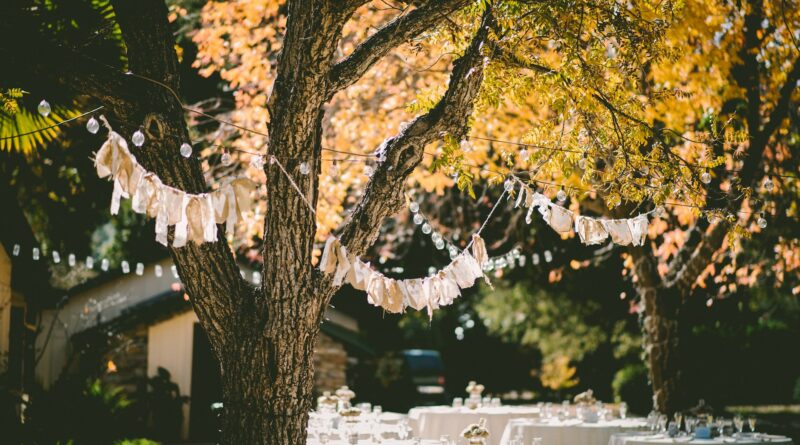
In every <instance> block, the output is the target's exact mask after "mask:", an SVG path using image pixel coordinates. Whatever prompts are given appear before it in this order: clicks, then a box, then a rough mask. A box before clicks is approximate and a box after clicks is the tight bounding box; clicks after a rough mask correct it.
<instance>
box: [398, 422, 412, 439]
mask: <svg viewBox="0 0 800 445" xmlns="http://www.w3.org/2000/svg"><path fill="white" fill-rule="evenodd" d="M410 432H411V431H410V429H409V428H408V422H407V421H406V420H405V419H402V420H400V421H399V422H397V438H398V439H400V440H406V439H408V434H409V433H410Z"/></svg>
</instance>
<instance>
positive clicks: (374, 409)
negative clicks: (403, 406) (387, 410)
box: [372, 405, 383, 417]
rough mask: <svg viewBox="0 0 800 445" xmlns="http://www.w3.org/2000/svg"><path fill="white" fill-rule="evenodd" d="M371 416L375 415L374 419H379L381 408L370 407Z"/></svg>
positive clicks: (378, 406)
mask: <svg viewBox="0 0 800 445" xmlns="http://www.w3.org/2000/svg"><path fill="white" fill-rule="evenodd" d="M372 414H375V417H380V416H381V414H383V407H382V406H380V405H375V406H373V407H372Z"/></svg>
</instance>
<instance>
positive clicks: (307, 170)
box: [300, 162, 311, 175]
mask: <svg viewBox="0 0 800 445" xmlns="http://www.w3.org/2000/svg"><path fill="white" fill-rule="evenodd" d="M309 173H311V168H310V167H309V166H308V162H301V163H300V174H301V175H307V174H309Z"/></svg>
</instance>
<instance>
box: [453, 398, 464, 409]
mask: <svg viewBox="0 0 800 445" xmlns="http://www.w3.org/2000/svg"><path fill="white" fill-rule="evenodd" d="M462 406H464V399H463V398H461V397H456V398H454V399H453V408H461V407H462Z"/></svg>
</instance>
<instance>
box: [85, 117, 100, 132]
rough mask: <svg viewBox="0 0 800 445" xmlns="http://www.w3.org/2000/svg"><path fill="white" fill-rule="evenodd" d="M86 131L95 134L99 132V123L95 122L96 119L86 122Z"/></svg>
mask: <svg viewBox="0 0 800 445" xmlns="http://www.w3.org/2000/svg"><path fill="white" fill-rule="evenodd" d="M86 130H87V131H88V132H89V133H92V134H97V132H98V131H99V130H100V122H97V119H95V118H90V119H89V120H88V121H87V122H86Z"/></svg>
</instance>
